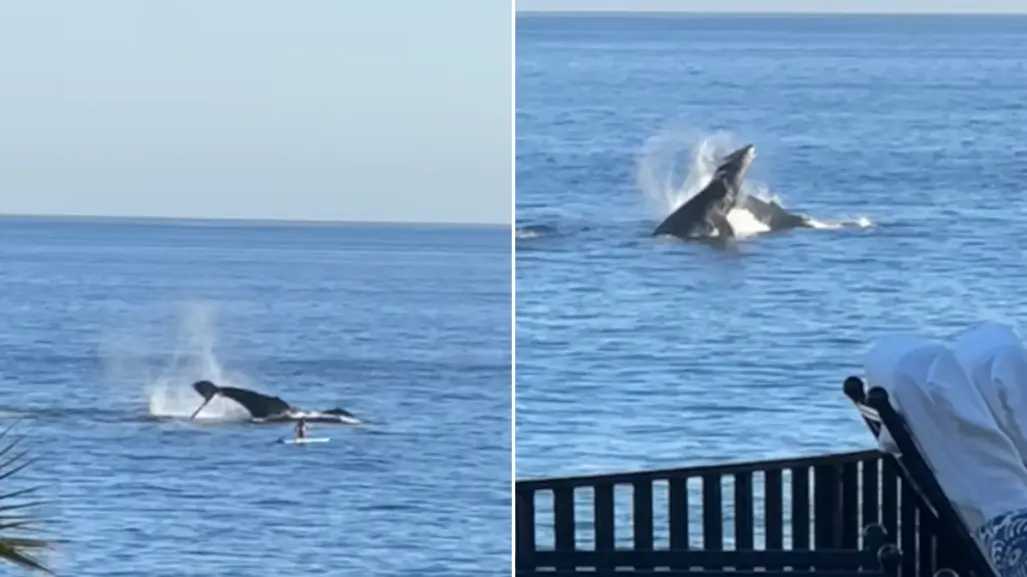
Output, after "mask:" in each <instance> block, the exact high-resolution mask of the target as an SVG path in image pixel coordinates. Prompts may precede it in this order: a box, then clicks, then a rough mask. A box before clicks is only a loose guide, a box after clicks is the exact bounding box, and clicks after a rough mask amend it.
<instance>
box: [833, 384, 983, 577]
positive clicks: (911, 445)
mask: <svg viewBox="0 0 1027 577" xmlns="http://www.w3.org/2000/svg"><path fill="white" fill-rule="evenodd" d="M843 389H844V391H845V396H847V397H848V398H849V399H850V400H851V401H852V402H853V404H855V405H856V408H857V410H859V412H860V414H861V415H862V416H863V420H864V422H865V423H866V425H867V427H868V428H869V429H870V432H871V433H873V435H874V438H875V439H877V438H879V437H880V435H881V431H882V429H883V430H885V431H887V432H888V434H889V435H890V436H891V438H892V440H893V441H894V442H895V445H896V446H897V447H898V449H899V455H898V456H895V455H888V457H890V458H892V459H894V460H895V462H896V463H897V465H898V467H899V470H900V471H901V473H902V477H903V481H905V482H907V483H909V484H910V485H911V486H912V487H913V489H914V491H915V492H916V493H917V495H918V496H919V497H920V499H921V501H922V502H923V504H924V505H926V506H927V507H928V508H929V509H930V510H931V512H932V513H933V514H934V515H935V516H936V517H937V518H938V520H939V521H940V525H941V526H942V527H945V528H946V529H947V530H948V532H949V537H951V538H952V539H953V540H954V541H955V542H956V543H959V544H960V547H961V548H962V549H963V551H962V552H961V553H962V554H963V556H964V557H963V558H964V559H965V561H964V564H965V568H966V569H967V570H969V571H970V572H971V573H972V574H973V575H975V576H976V577H996V574H995V570H994V569H993V568H992V566H991V563H990V562H989V561H988V559H987V557H985V555H984V552H983V551H982V550H981V548H980V546H978V544H977V541H976V540H975V539H974V538H973V536H972V535H971V534H970V530H969V529H968V528H967V526H966V523H964V522H963V519H962V518H961V517H960V516H959V514H958V513H956V509H955V508H954V507H953V506H952V502H951V501H950V500H949V498H948V497H946V496H945V492H944V491H943V490H942V488H941V485H939V484H938V480H937V478H936V477H935V475H934V471H933V470H931V468H930V466H929V465H928V464H927V461H926V460H925V459H924V456H923V455H922V454H921V452H920V449H919V447H918V446H917V444H916V442H915V441H914V440H913V435H912V432H911V431H910V430H909V427H908V425H907V424H906V420H905V419H904V418H903V417H902V415H900V414H898V412H896V411H895V408H894V407H892V405H891V402H890V401H889V398H888V391H886V390H884V389H883V388H881V387H872V388H870V390H868V391H867V390H865V388H864V384H863V380H862V379H860V378H859V377H849V378H847V379H845V384H844V385H843Z"/></svg>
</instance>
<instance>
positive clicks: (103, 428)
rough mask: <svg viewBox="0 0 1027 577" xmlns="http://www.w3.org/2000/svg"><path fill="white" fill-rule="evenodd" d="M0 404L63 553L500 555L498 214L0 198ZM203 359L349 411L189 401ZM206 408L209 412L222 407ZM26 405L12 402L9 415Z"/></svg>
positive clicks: (505, 314) (161, 558) (324, 567)
mask: <svg viewBox="0 0 1027 577" xmlns="http://www.w3.org/2000/svg"><path fill="white" fill-rule="evenodd" d="M0 239H2V242H0V286H2V290H0V310H2V311H3V312H4V320H5V326H4V329H3V330H2V331H0V345H2V350H3V354H2V355H0V397H2V401H0V405H2V407H0V408H2V411H3V413H2V415H3V419H2V420H3V421H4V422H6V423H8V424H10V423H15V422H17V424H16V427H15V429H14V431H15V432H17V433H20V434H23V435H25V436H26V437H27V439H26V442H27V444H28V446H29V447H30V448H31V450H32V454H33V455H36V456H38V457H40V461H39V462H37V463H36V464H34V465H33V466H31V467H29V468H28V469H26V470H25V471H22V472H21V473H20V474H19V475H17V476H16V477H15V478H14V479H13V480H5V481H4V484H5V490H7V487H15V488H20V487H23V486H27V485H31V484H34V483H37V482H39V483H42V484H43V491H42V493H41V496H42V497H43V498H44V499H46V501H47V503H46V505H45V507H44V509H43V511H42V512H43V513H44V514H45V515H46V516H47V517H48V518H49V519H50V525H49V526H47V527H46V531H47V532H46V533H44V534H45V535H47V536H50V537H54V538H57V539H60V540H61V541H62V543H61V544H60V545H59V547H58V549H57V551H56V553H55V554H53V555H52V556H51V557H50V561H51V563H52V564H53V566H54V568H56V569H58V570H60V572H61V574H65V575H82V576H86V575H104V576H116V575H124V576H130V575H131V576H147V577H149V576H153V577H156V576H162V575H166V576H176V577H179V576H184V575H196V576H204V577H208V576H215V575H222V576H238V577H243V576H246V577H248V576H252V575H283V576H287V575H410V576H419V577H421V576H426V575H438V576H443V575H444V576H452V575H475V576H478V575H504V574H507V573H508V572H509V567H510V538H509V534H510V513H509V512H510V490H509V487H510V485H509V483H510V452H509V451H510V386H509V382H510V363H511V359H510V301H511V299H510V280H511V279H510V275H511V272H510V264H509V262H510V261H509V254H510V243H511V240H510V233H509V229H506V228H494V229H493V228H460V227H432V226H420V227H419V226H402V225H356V224H355V225H284V224H259V223H229V222H220V223H219V222H156V223H154V222H135V221H123V220H106V221H92V220H74V219H73V220H65V219H62V220H52V219H35V218H31V219H25V218H4V219H2V220H0ZM201 377H206V378H211V379H214V380H216V381H218V382H221V383H227V384H235V385H242V386H250V387H252V388H255V389H257V390H260V391H263V392H267V393H270V394H274V395H279V396H281V397H282V398H284V399H285V400H287V401H289V402H291V403H293V404H295V405H298V406H300V407H303V408H308V409H326V408H330V407H335V406H341V407H344V408H346V409H348V410H350V411H352V412H354V413H356V414H357V415H359V416H360V417H361V418H363V419H364V420H365V421H366V422H367V424H366V425H364V426H361V427H353V428H351V427H343V426H331V425H314V426H313V427H312V430H311V434H312V436H329V437H331V442H329V443H325V444H320V445H312V446H307V447H303V446H295V445H281V444H275V441H276V440H277V439H279V438H281V437H283V436H286V435H288V434H290V429H289V427H288V426H285V425H253V424H243V423H240V422H225V419H227V418H230V417H231V414H229V413H224V411H225V410H227V406H226V405H222V406H221V407H214V408H213V409H210V410H205V413H204V415H205V416H206V417H207V418H205V419H203V420H202V421H201V422H198V423H189V422H186V421H185V417H186V416H188V414H189V413H190V412H192V410H193V409H195V408H196V407H197V406H198V402H199V397H198V396H197V395H195V394H194V393H193V392H192V391H191V390H190V389H189V388H188V387H189V384H190V383H191V382H192V381H193V380H195V379H198V378H201ZM219 411H221V413H219ZM18 419H20V420H18Z"/></svg>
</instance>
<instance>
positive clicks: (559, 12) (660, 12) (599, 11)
mask: <svg viewBox="0 0 1027 577" xmlns="http://www.w3.org/2000/svg"><path fill="white" fill-rule="evenodd" d="M522 15H523V16H598V15H601V16H615V15H620V16H640V15H641V16H884V17H892V16H894V17H910V16H927V17H931V16H1018V17H1025V16H1027V11H1024V12H972V11H967V12H903V11H895V12H880V11H867V12H860V11H858V10H856V11H851V10H850V11H822V12H811V11H808V10H794V11H793V10H780V11H773V12H771V11H753V10H720V11H717V10H691V9H688V8H682V9H679V10H667V9H665V8H654V9H646V8H641V9H634V10H631V9H605V8H590V9H578V10H568V9H555V10H517V16H518V17H519V16H522Z"/></svg>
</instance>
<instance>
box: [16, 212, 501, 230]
mask: <svg viewBox="0 0 1027 577" xmlns="http://www.w3.org/2000/svg"><path fill="white" fill-rule="evenodd" d="M0 220H66V221H67V220H72V221H94V222H96V221H124V222H136V223H149V224H162V223H163V224H172V223H182V224H189V223H196V224H201V223H207V224H229V225H236V226H238V225H245V224H249V225H254V224H255V225H271V226H326V227H331V226H353V225H357V226H361V225H363V226H415V227H439V228H443V227H449V228H479V229H480V228H510V229H512V228H513V224H512V223H501V222H468V221H417V220H355V219H354V220H345V219H329V218H322V219H295V218H255V217H243V216H156V215H112V214H87V213H29V212H2V211H0Z"/></svg>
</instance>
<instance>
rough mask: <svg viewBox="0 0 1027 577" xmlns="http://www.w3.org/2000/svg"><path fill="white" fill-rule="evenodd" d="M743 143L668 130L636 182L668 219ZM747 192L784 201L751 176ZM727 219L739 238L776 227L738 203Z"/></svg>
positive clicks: (862, 223)
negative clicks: (721, 159)
mask: <svg viewBox="0 0 1027 577" xmlns="http://www.w3.org/2000/svg"><path fill="white" fill-rule="evenodd" d="M689 143H692V144H689ZM740 146H741V143H739V142H738V141H737V139H735V138H734V137H733V136H732V135H731V134H729V133H727V132H715V133H713V134H710V135H705V136H703V135H701V134H698V133H694V134H689V133H687V132H683V131H665V132H663V133H660V134H658V135H656V136H654V137H652V138H650V139H649V140H648V141H647V142H646V143H645V146H644V148H643V151H642V154H641V155H640V157H639V160H638V166H637V176H636V184H637V186H638V187H639V189H641V191H642V192H643V194H644V195H645V197H646V200H647V201H648V204H649V205H650V207H651V208H652V209H654V211H655V212H656V213H657V214H656V215H654V216H656V217H657V218H660V219H662V218H666V217H667V216H668V215H670V214H671V213H672V212H674V211H675V210H677V209H678V208H679V207H680V206H681V205H683V204H685V202H687V201H688V200H689V199H691V198H692V197H693V196H695V195H696V194H698V193H699V191H701V190H702V189H703V188H704V187H706V185H707V184H709V182H710V180H711V179H712V178H713V174H714V173H715V172H716V170H717V160H718V159H720V158H722V157H723V156H724V155H726V154H728V153H730V152H732V151H733V150H736V149H738V148H739V147H740ZM757 150H758V147H757ZM757 154H758V153H757ZM742 194H743V196H752V197H757V198H759V199H761V200H763V201H765V202H770V203H774V204H776V205H778V206H780V207H783V206H784V204H783V203H782V202H781V199H780V198H779V197H778V196H777V195H775V194H772V193H771V191H770V187H769V186H768V185H766V184H765V183H763V182H759V181H756V180H753V179H752V178H751V177H747V178H746V180H745V181H744V182H743V184H742ZM726 218H727V221H728V223H729V224H730V225H731V228H732V229H733V230H734V232H735V236H736V237H738V238H744V237H748V236H753V235H757V234H760V233H765V232H769V231H770V227H768V226H767V225H766V224H764V223H763V222H762V221H760V220H759V219H758V218H756V216H755V215H754V214H753V213H752V212H750V211H749V210H748V209H746V208H733V209H732V210H731V211H730V212H728V214H727V215H726ZM809 224H810V226H811V227H812V228H815V229H838V228H852V227H859V228H865V227H869V226H871V224H872V223H871V222H870V221H869V220H868V219H866V218H858V219H855V220H848V221H821V220H817V219H813V218H810V219H809Z"/></svg>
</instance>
